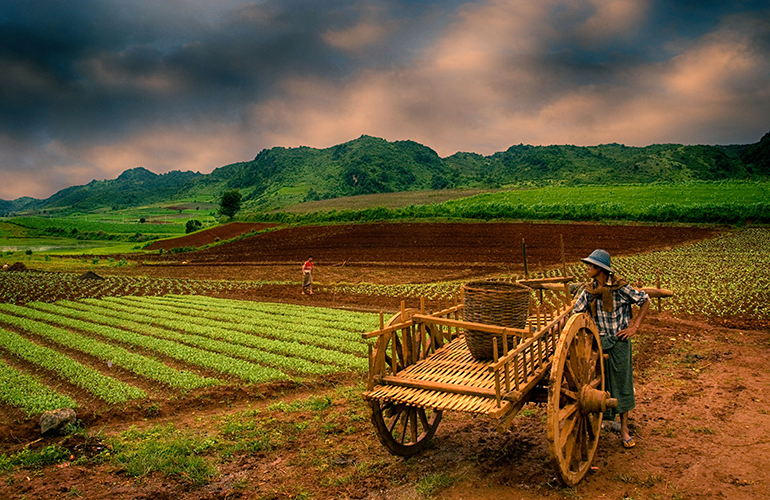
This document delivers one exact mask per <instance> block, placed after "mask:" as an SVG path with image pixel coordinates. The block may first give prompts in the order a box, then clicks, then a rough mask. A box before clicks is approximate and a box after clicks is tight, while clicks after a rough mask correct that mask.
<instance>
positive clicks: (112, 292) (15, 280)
mask: <svg viewBox="0 0 770 500" xmlns="http://www.w3.org/2000/svg"><path fill="white" fill-rule="evenodd" d="M79 278H80V275H78V274H75V273H55V272H38V271H35V272H24V273H14V272H5V273H0V302H6V303H11V304H19V305H22V304H26V303H27V302H32V301H35V300H40V299H41V298H45V299H46V300H51V301H53V300H60V299H69V300H77V299H81V298H85V297H91V298H101V297H107V296H125V295H150V296H162V295H166V294H169V293H173V294H183V295H187V294H195V293H202V294H205V293H212V294H214V293H222V292H238V293H242V294H254V293H255V291H256V290H258V289H259V288H260V287H262V286H263V285H265V284H269V283H271V282H262V281H222V280H189V279H176V278H149V277H146V276H105V277H104V279H101V280H94V279H79Z"/></svg>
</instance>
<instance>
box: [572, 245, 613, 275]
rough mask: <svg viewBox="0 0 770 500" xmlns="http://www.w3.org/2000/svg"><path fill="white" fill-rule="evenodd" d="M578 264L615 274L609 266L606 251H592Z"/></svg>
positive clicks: (608, 255) (608, 256)
mask: <svg viewBox="0 0 770 500" xmlns="http://www.w3.org/2000/svg"><path fill="white" fill-rule="evenodd" d="M580 262H584V263H586V264H593V265H595V266H598V267H601V268H602V269H604V270H605V271H607V272H608V273H610V274H613V273H614V272H615V271H613V270H612V266H611V264H610V254H609V252H607V251H606V250H594V251H593V252H591V255H589V256H588V257H586V258H585V259H580Z"/></svg>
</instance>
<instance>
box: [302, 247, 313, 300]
mask: <svg viewBox="0 0 770 500" xmlns="http://www.w3.org/2000/svg"><path fill="white" fill-rule="evenodd" d="M305 294H308V295H313V256H312V255H310V256H308V258H307V260H306V261H305V263H304V264H302V295H305Z"/></svg>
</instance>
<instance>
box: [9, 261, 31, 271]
mask: <svg viewBox="0 0 770 500" xmlns="http://www.w3.org/2000/svg"><path fill="white" fill-rule="evenodd" d="M5 270H6V271H26V270H27V266H25V265H24V263H23V262H14V263H13V264H11V265H10V266H8V267H7V268H6V269H5Z"/></svg>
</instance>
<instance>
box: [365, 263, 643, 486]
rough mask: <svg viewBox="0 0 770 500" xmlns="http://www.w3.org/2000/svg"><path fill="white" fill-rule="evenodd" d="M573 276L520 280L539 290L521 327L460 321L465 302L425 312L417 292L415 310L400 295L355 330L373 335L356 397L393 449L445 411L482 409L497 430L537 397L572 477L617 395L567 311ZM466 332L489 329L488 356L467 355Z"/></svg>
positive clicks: (417, 436) (418, 443)
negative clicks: (397, 304)
mask: <svg viewBox="0 0 770 500" xmlns="http://www.w3.org/2000/svg"><path fill="white" fill-rule="evenodd" d="M571 279H572V278H571V277H567V278H551V279H541V280H523V281H520V282H518V283H521V284H524V285H527V286H529V287H530V288H532V289H534V290H535V291H536V292H535V293H534V294H533V295H536V296H537V298H536V299H535V300H534V301H533V305H531V306H530V307H529V314H528V316H527V317H526V323H525V325H524V328H512V327H504V326H498V325H493V324H485V323H475V322H469V321H463V319H462V317H463V304H455V305H453V306H451V307H448V308H446V309H443V310H441V311H438V312H434V313H432V314H426V313H425V307H424V300H423V301H421V307H420V309H419V310H418V309H407V308H405V306H404V303H403V302H402V305H401V312H399V313H397V314H396V315H394V316H393V317H392V318H391V319H390V320H389V321H387V323H386V322H384V320H383V318H382V315H381V318H380V328H379V329H378V330H375V331H372V332H369V333H366V334H364V335H363V337H364V338H365V339H376V342H375V343H374V345H370V350H369V377H368V385H367V390H366V392H364V394H363V396H364V398H365V399H366V400H367V401H368V404H369V405H370V407H371V410H372V423H373V424H374V427H375V429H376V433H377V436H378V437H379V439H380V441H381V442H382V444H383V445H384V446H385V447H386V448H387V449H388V450H389V451H390V452H391V453H393V454H396V455H401V456H411V455H414V454H415V453H417V452H419V451H420V450H421V449H422V448H423V447H424V446H425V444H426V443H427V442H428V440H430V438H431V437H432V436H433V434H434V433H435V432H436V429H437V427H438V425H439V423H440V422H441V417H442V415H443V413H444V411H459V412H466V413H471V414H474V415H486V416H488V417H490V418H492V419H493V420H495V421H496V422H497V431H498V432H500V433H503V432H505V431H506V430H507V429H508V428H509V427H510V426H511V425H512V423H513V419H514V417H515V416H516V415H517V414H518V412H519V411H520V410H521V409H522V407H524V405H525V404H527V403H529V402H539V403H545V404H546V408H547V417H548V418H547V435H548V444H549V448H550V453H551V462H552V464H553V466H554V469H555V470H556V473H557V475H558V477H559V478H560V479H561V480H562V481H563V482H564V483H565V484H567V485H569V486H572V485H575V484H577V483H578V482H579V481H580V480H581V479H582V478H583V477H584V476H585V475H586V472H587V471H588V470H589V469H590V465H591V462H592V460H593V458H594V455H595V454H596V449H597V446H598V443H599V434H600V431H601V423H602V413H603V412H604V411H605V410H606V409H607V408H614V407H616V406H617V400H616V399H612V398H610V397H609V393H608V392H605V390H604V362H603V361H604V357H603V354H602V348H601V342H600V339H599V333H598V330H597V328H596V325H595V323H594V321H593V320H592V318H591V317H590V316H589V315H587V314H585V313H582V314H575V315H572V314H571V311H572V307H573V299H572V294H571V293H570V289H569V281H571ZM648 291H651V290H650V289H648ZM470 331H474V332H477V331H482V332H487V333H489V334H491V335H493V336H494V338H493V355H492V358H491V359H488V360H484V359H481V360H480V359H477V358H476V357H474V356H472V354H471V352H470V351H469V349H468V346H467V344H466V338H465V337H466V335H465V334H466V332H470ZM510 340H513V342H511V341H510ZM511 345H513V346H514V347H512V348H509V346H511Z"/></svg>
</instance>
